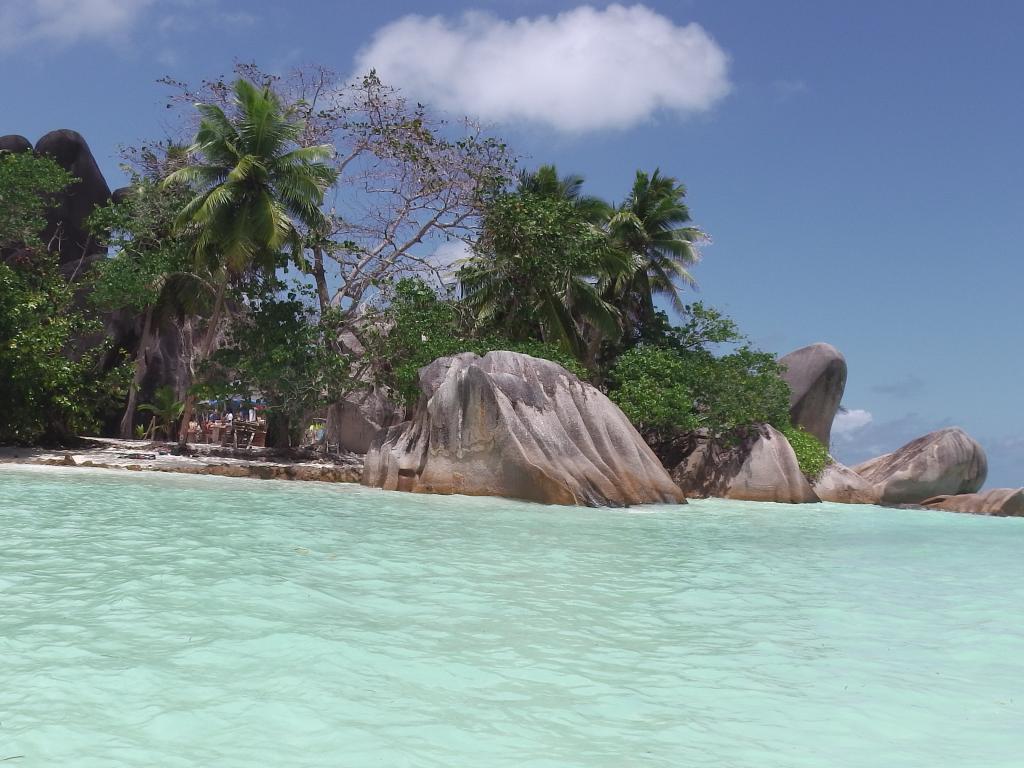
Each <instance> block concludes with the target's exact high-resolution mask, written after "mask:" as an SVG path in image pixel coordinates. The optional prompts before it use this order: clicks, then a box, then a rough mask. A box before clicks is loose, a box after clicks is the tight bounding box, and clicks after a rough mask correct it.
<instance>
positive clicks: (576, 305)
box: [459, 177, 629, 364]
mask: <svg viewBox="0 0 1024 768" xmlns="http://www.w3.org/2000/svg"><path fill="white" fill-rule="evenodd" d="M554 178H557V177H554ZM628 266H629V262H628V258H626V255H625V253H624V252H623V251H622V250H621V249H618V248H615V247H613V246H612V245H611V244H610V243H609V241H608V238H607V235H606V234H605V232H604V231H602V230H601V229H600V228H599V227H597V226H595V225H594V224H592V223H590V222H588V221H586V220H585V216H584V215H583V214H582V213H581V212H580V211H578V210H577V208H576V207H575V205H574V203H573V198H572V197H571V196H566V195H546V194H540V193H536V192H529V191H519V192H516V193H511V194H507V195H503V196H501V197H499V198H498V199H497V200H495V201H494V202H493V203H492V204H491V206H490V208H489V210H488V211H487V213H486V215H485V216H484V222H483V232H482V236H481V239H480V241H479V242H478V243H477V246H476V255H475V256H474V257H472V258H471V259H469V260H468V261H467V262H466V264H465V265H464V266H463V268H462V269H461V270H460V272H459V281H460V284H461V287H462V294H463V297H464V299H465V301H466V304H467V305H468V306H469V307H470V308H471V309H472V310H473V312H474V314H475V315H476V317H477V321H478V323H479V324H480V326H481V327H484V328H487V329H489V330H498V331H500V332H501V333H502V334H503V335H506V336H508V337H509V338H511V339H515V340H527V339H541V340H544V341H550V342H553V343H557V344H560V345H561V346H562V347H563V348H564V349H565V350H566V351H568V352H570V353H571V354H573V355H575V356H576V357H577V358H578V359H579V360H581V361H583V362H584V363H585V364H586V363H588V362H589V357H588V348H587V344H586V340H585V336H586V329H588V328H599V329H601V330H603V331H604V332H606V333H610V334H614V333H616V332H617V331H618V314H617V312H616V310H615V308H614V307H613V306H611V305H610V304H609V303H608V302H607V301H605V300H604V299H603V298H602V296H601V295H600V290H599V286H600V285H601V284H602V282H603V281H604V280H607V279H608V276H609V275H614V274H618V273H619V272H620V271H622V270H623V269H625V268H628Z"/></svg>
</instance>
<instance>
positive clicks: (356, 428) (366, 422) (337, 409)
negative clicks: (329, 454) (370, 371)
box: [326, 388, 405, 453]
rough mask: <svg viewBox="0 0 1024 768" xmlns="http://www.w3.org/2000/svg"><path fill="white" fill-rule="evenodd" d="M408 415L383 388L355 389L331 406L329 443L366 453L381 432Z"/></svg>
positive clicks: (347, 449)
mask: <svg viewBox="0 0 1024 768" xmlns="http://www.w3.org/2000/svg"><path fill="white" fill-rule="evenodd" d="M404 417H405V408H403V407H401V406H399V405H396V404H395V403H394V402H392V401H391V400H390V399H389V398H388V397H387V396H386V395H385V394H384V393H383V392H381V391H380V390H379V389H375V388H371V389H365V390H361V391H359V392H353V393H352V394H350V395H348V396H347V397H346V398H345V399H344V400H342V401H341V402H339V403H335V404H334V405H332V406H331V407H330V408H328V409H327V430H326V432H327V443H328V444H329V445H334V444H337V445H338V447H339V449H340V450H342V451H352V452H353V453H366V452H367V451H368V450H370V445H371V444H372V443H373V441H374V440H375V439H376V438H377V437H378V435H380V434H381V433H382V432H384V430H386V429H387V428H388V427H392V426H394V425H395V424H398V423H399V422H400V421H402V419H403V418H404Z"/></svg>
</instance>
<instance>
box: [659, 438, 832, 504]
mask: <svg viewBox="0 0 1024 768" xmlns="http://www.w3.org/2000/svg"><path fill="white" fill-rule="evenodd" d="M672 478H673V479H674V480H675V481H676V483H677V484H678V485H679V487H680V488H681V489H682V490H683V492H684V493H685V494H686V495H687V496H689V497H706V496H716V497H719V498H723V499H737V500H742V501H776V502H781V503H783V504H803V503H808V502H815V501H820V499H819V498H818V496H817V495H816V494H815V493H814V489H812V488H811V485H810V483H809V482H808V481H807V478H806V477H804V474H803V472H801V471H800V464H799V462H798V461H797V458H796V453H794V452H793V448H792V446H790V444H789V441H788V440H787V439H786V436H785V435H783V434H782V433H781V432H779V431H778V430H777V429H775V428H774V427H772V426H770V425H768V424H762V425H760V426H759V427H758V428H757V429H756V430H755V431H753V432H752V433H751V434H750V435H748V436H747V437H746V438H745V439H743V440H741V441H740V442H739V443H737V444H731V443H728V442H723V441H718V440H710V439H707V438H698V440H697V442H696V445H695V447H694V449H693V450H692V451H691V452H690V454H689V455H688V456H687V457H686V458H685V459H684V460H683V461H682V462H681V463H680V464H678V465H677V466H676V467H675V468H673V470H672Z"/></svg>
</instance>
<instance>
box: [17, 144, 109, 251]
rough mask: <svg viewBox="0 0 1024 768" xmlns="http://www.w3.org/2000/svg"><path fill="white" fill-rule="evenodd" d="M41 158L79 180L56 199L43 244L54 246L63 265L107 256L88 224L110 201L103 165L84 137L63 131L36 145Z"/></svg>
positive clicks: (52, 247)
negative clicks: (53, 163) (99, 206)
mask: <svg viewBox="0 0 1024 768" xmlns="http://www.w3.org/2000/svg"><path fill="white" fill-rule="evenodd" d="M35 150H36V153H37V154H40V155H47V156H49V157H52V158H53V159H54V161H56V163H57V164H58V165H60V166H61V167H62V168H64V169H65V170H66V171H68V172H69V173H70V174H71V175H72V176H74V177H75V178H77V179H78V181H76V182H75V183H74V184H71V185H70V186H69V187H68V188H67V189H66V190H64V191H63V192H61V193H60V194H58V195H57V196H56V204H55V205H54V207H53V208H51V209H50V210H49V211H48V212H47V214H46V229H45V230H43V235H42V237H43V242H44V243H53V245H52V246H51V249H52V250H56V251H58V252H59V253H60V261H61V264H73V263H77V262H79V261H81V260H87V259H88V258H89V257H91V256H96V255H98V254H100V253H103V248H102V247H101V246H99V245H97V243H96V241H95V239H94V238H93V237H92V235H90V234H89V232H88V231H87V229H86V227H85V220H86V218H88V216H89V214H90V213H92V211H93V209H94V208H95V207H96V206H98V205H104V204H105V203H106V202H107V201H108V200H109V199H110V187H109V186H107V182H106V180H105V179H104V178H103V174H102V173H101V172H100V167H99V165H97V164H96V159H95V158H94V157H93V154H92V151H91V150H90V149H89V145H88V144H87V143H86V141H85V139H84V138H82V134H80V133H78V132H77V131H70V130H67V129H66V128H65V129H61V130H58V131H50V132H49V133H48V134H46V135H45V136H43V137H42V138H41V139H39V141H37V142H36V146H35Z"/></svg>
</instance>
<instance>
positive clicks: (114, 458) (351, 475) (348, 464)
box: [0, 437, 363, 483]
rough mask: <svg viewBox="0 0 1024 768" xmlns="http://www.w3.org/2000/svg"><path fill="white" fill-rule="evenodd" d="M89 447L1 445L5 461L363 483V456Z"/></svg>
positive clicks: (98, 441)
mask: <svg viewBox="0 0 1024 768" xmlns="http://www.w3.org/2000/svg"><path fill="white" fill-rule="evenodd" d="M88 440H89V445H88V446H87V447H85V448H76V449H48V448H20V447H16V446H0V464H30V465H35V466H60V467H94V468H100V469H119V470H129V471H135V472H177V473H181V474H188V475H219V476H221V477H253V478H258V479H261V480H316V481H322V482H331V483H358V482H359V480H360V478H361V477H362V474H363V457H362V456H359V455H357V454H343V455H341V456H336V457H331V458H332V460H320V461H287V460H283V459H281V458H279V457H275V456H272V455H271V453H270V451H268V450H267V449H265V448H252V449H249V450H247V451H232V450H230V449H225V448H222V447H221V446H218V445H189V448H190V449H192V450H193V451H194V454H193V455H190V456H175V455H172V454H171V448H172V447H173V445H172V444H171V443H163V442H153V441H151V440H116V439H112V438H99V437H97V438H88Z"/></svg>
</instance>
